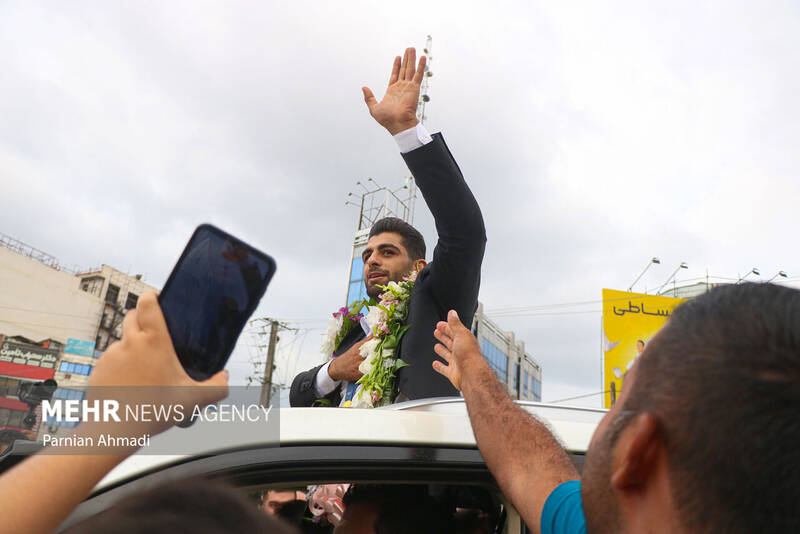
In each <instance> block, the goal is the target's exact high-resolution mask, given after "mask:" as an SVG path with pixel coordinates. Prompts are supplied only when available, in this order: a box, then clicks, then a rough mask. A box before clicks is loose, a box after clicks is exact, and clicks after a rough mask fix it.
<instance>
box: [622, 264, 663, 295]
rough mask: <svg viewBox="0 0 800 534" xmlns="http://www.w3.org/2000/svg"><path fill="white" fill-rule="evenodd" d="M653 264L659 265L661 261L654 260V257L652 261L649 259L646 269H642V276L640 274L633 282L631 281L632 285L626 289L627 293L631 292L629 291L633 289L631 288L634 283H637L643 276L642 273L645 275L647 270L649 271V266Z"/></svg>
mask: <svg viewBox="0 0 800 534" xmlns="http://www.w3.org/2000/svg"><path fill="white" fill-rule="evenodd" d="M654 263H656V264H660V263H661V260H659V259H658V258H655V257H654V258H653V259H651V260H650V261H649V262H647V266H646V267H645V268H644V270H643V271H642V274H640V275H639V276H637V277H636V280H634V281H633V283H632V284H631V287H629V288H628V291H631V290H632V289H633V286H635V285H636V282H638V281H639V279H640V278H641V277H642V276H644V273H646V272H647V269H649V268H650V266H651V265H653V264H654Z"/></svg>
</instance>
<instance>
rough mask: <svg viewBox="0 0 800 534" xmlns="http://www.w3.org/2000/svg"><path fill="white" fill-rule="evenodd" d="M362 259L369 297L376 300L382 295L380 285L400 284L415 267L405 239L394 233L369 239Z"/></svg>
mask: <svg viewBox="0 0 800 534" xmlns="http://www.w3.org/2000/svg"><path fill="white" fill-rule="evenodd" d="M361 257H362V259H363V260H364V283H365V284H366V285H367V295H369V296H370V297H372V298H373V299H375V300H377V299H378V296H379V295H380V294H381V290H380V288H378V287H377V286H378V285H382V286H385V285H386V284H388V283H389V282H399V281H400V280H402V279H403V277H404V276H406V275H407V274H408V273H410V272H411V269H412V268H413V266H414V262H413V261H412V260H411V258H410V257H409V256H408V251H407V250H406V247H404V246H403V238H402V237H401V236H400V234H396V233H394V232H384V233H382V234H378V235H376V236H372V237H371V238H369V241H368V242H367V248H365V249H364V252H363V253H362V255H361Z"/></svg>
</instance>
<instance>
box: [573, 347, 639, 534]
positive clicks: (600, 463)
mask: <svg viewBox="0 0 800 534" xmlns="http://www.w3.org/2000/svg"><path fill="white" fill-rule="evenodd" d="M640 363H641V358H639V359H637V360H636V362H635V363H634V364H633V367H631V370H630V371H628V373H627V374H626V375H625V387H624V388H623V390H622V391H621V393H620V396H619V398H618V399H617V402H615V403H614V404H613V405H612V406H611V409H610V410H609V411H608V413H606V415H605V417H603V419H602V420H601V421H600V424H599V425H597V430H595V432H594V435H593V436H592V441H591V443H589V449H588V450H587V451H586V458H585V459H584V464H583V475H582V477H581V478H582V480H583V482H582V483H581V484H582V490H581V495H582V497H583V510H584V514H585V515H586V526H587V531H588V532H592V533H593V534H594V533H602V532H618V531H619V530H620V529H621V523H620V519H621V517H620V513H619V504H618V503H617V500H616V497H615V494H614V492H613V489H612V487H611V471H612V466H613V462H614V454H613V445H614V444H613V443H612V442H611V440H612V438H613V436H614V434H615V433H617V431H618V429H619V426H620V425H624V424H625V422H626V418H627V415H628V414H627V413H625V412H624V410H625V401H626V399H627V397H628V392H629V391H631V388H632V387H633V383H634V380H635V379H636V369H637V368H638V367H639V364H640Z"/></svg>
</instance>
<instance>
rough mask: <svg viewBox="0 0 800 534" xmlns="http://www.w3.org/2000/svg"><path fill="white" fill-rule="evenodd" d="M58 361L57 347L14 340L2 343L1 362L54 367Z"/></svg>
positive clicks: (0, 350) (0, 347) (47, 367)
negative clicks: (52, 347) (46, 346)
mask: <svg viewBox="0 0 800 534" xmlns="http://www.w3.org/2000/svg"><path fill="white" fill-rule="evenodd" d="M57 361H58V351H57V350H55V349H45V348H43V347H36V346H33V345H25V344H22V343H14V342H13V341H4V342H3V344H2V345H0V362H9V363H17V364H20V365H29V366H31V367H42V368H44V369H54V368H55V366H56V362H57Z"/></svg>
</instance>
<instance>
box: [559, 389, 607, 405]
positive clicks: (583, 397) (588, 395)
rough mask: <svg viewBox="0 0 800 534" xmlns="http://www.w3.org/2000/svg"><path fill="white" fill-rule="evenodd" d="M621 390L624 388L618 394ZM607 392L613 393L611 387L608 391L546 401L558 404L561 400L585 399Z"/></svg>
mask: <svg viewBox="0 0 800 534" xmlns="http://www.w3.org/2000/svg"><path fill="white" fill-rule="evenodd" d="M621 392H622V390H620V391H618V392H617V395H619V394H620V393H621ZM606 393H611V390H610V389H609V390H606V391H598V392H597V393H587V394H586V395H578V396H577V397H567V398H566V399H558V400H551V401H546V402H547V404H556V403H559V402H567V401H572V400H578V399H585V398H588V397H596V396H597V395H605V394H606Z"/></svg>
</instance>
